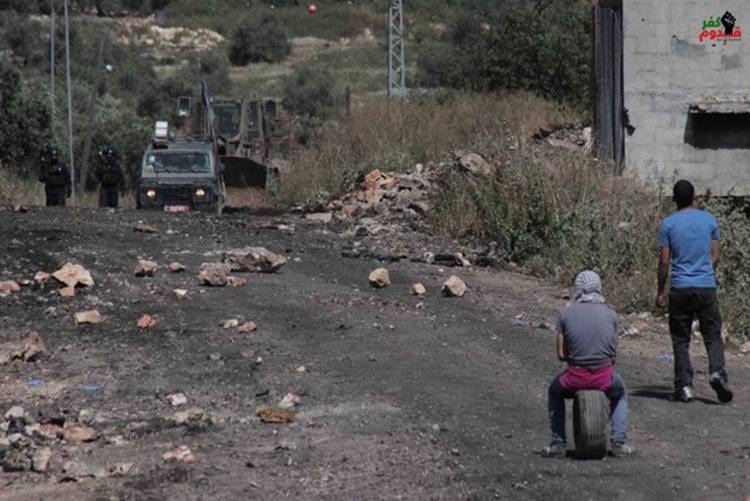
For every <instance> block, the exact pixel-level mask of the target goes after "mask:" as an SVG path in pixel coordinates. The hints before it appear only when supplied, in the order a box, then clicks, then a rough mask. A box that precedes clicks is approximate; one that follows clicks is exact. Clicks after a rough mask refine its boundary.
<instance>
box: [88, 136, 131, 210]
mask: <svg viewBox="0 0 750 501" xmlns="http://www.w3.org/2000/svg"><path fill="white" fill-rule="evenodd" d="M94 174H95V175H96V178H97V179H98V181H99V182H100V183H101V188H100V189H99V207H117V205H118V204H119V201H120V197H119V191H120V190H122V189H124V188H125V178H124V177H123V175H122V169H121V168H120V161H119V157H118V155H117V150H115V149H114V148H113V147H112V146H105V147H104V148H102V149H101V150H100V151H99V164H98V165H97V169H96V171H95V173H94Z"/></svg>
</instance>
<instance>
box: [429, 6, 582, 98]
mask: <svg viewBox="0 0 750 501" xmlns="http://www.w3.org/2000/svg"><path fill="white" fill-rule="evenodd" d="M591 51H592V48H591V7H590V3H589V2H584V1H578V0H575V1H564V2H563V1H551V2H533V3H531V2H529V3H526V4H519V5H516V6H512V7H508V6H507V5H506V4H505V3H503V2H485V1H482V0H475V1H474V3H473V4H471V7H470V8H468V9H467V10H464V11H462V12H460V13H459V14H458V15H457V16H456V17H455V18H454V19H453V20H452V21H451V22H450V23H449V26H448V29H447V31H446V33H445V35H444V36H443V38H442V40H440V41H438V42H434V43H432V44H429V45H427V46H426V50H422V51H421V52H420V54H419V56H418V60H417V64H418V80H419V83H420V84H422V85H432V86H446V87H452V88H459V89H469V90H478V91H484V90H498V89H523V90H529V91H532V92H534V93H536V94H538V95H540V96H543V97H546V98H550V99H555V100H558V101H564V102H568V103H570V104H573V105H577V106H580V107H582V108H588V107H589V106H590V96H591V94H590V92H591V91H590V87H591Z"/></svg>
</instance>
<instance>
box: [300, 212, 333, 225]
mask: <svg viewBox="0 0 750 501" xmlns="http://www.w3.org/2000/svg"><path fill="white" fill-rule="evenodd" d="M305 219H307V220H308V221H311V222H313V223H319V224H328V223H330V222H331V221H333V213H332V212H316V213H313V214H307V215H306V216H305Z"/></svg>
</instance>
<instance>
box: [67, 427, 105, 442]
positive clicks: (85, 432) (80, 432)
mask: <svg viewBox="0 0 750 501" xmlns="http://www.w3.org/2000/svg"><path fill="white" fill-rule="evenodd" d="M63 438H65V440H67V441H68V442H75V443H83V442H93V441H95V440H96V439H98V438H99V433H97V431H96V430H95V429H93V428H90V427H88V426H81V425H70V426H67V425H66V426H65V427H64V428H63Z"/></svg>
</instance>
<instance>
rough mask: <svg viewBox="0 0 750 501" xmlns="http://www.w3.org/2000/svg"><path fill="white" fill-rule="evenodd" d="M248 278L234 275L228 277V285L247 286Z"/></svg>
mask: <svg viewBox="0 0 750 501" xmlns="http://www.w3.org/2000/svg"><path fill="white" fill-rule="evenodd" d="M247 282H248V280H247V278H242V277H235V276H232V275H229V276H227V285H228V286H229V287H244V286H246V285H247Z"/></svg>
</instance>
